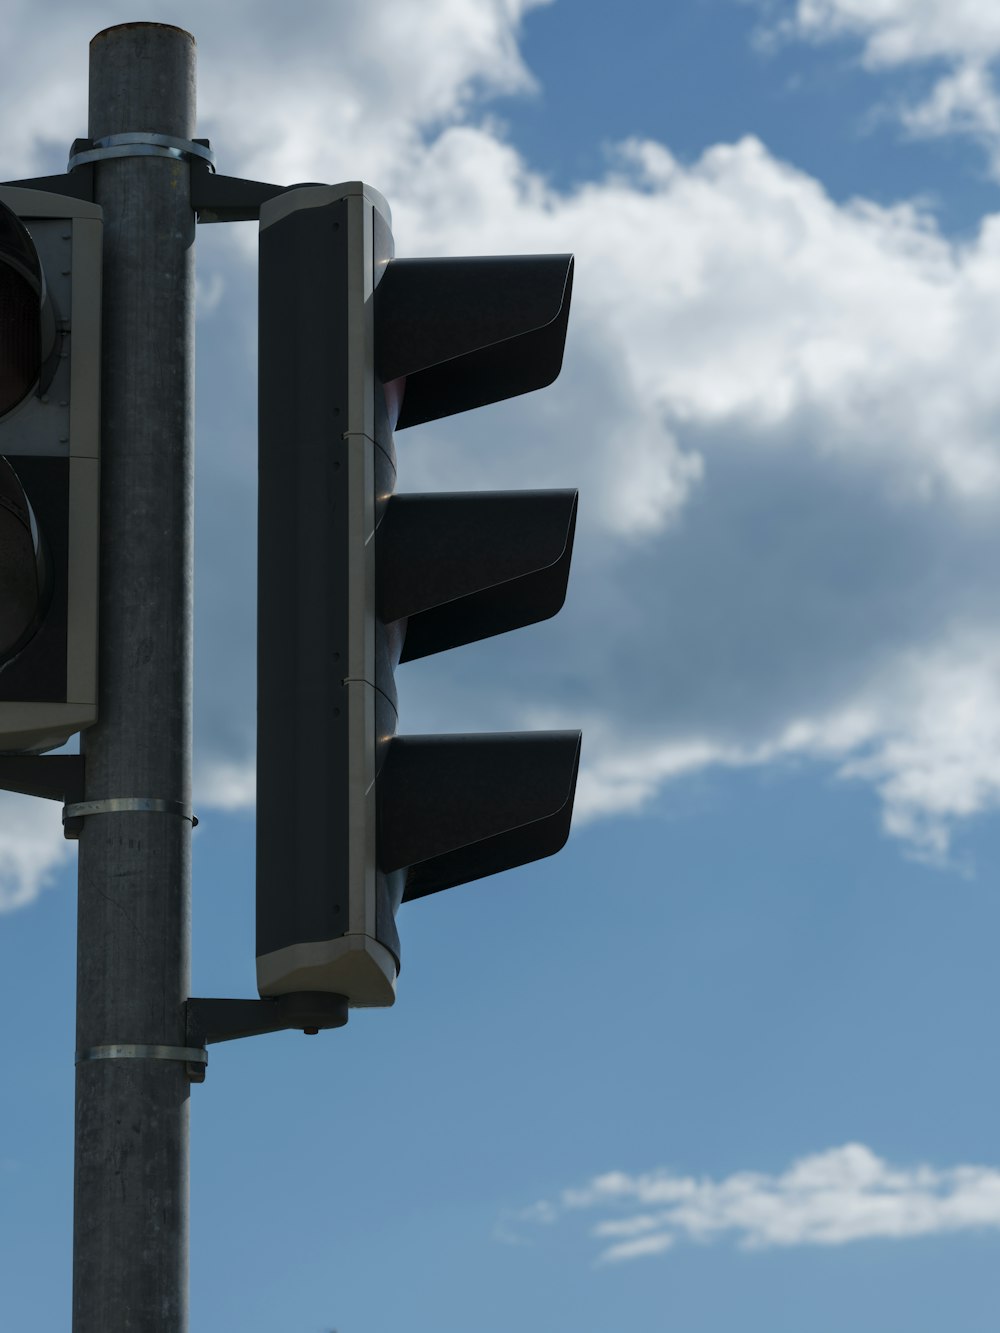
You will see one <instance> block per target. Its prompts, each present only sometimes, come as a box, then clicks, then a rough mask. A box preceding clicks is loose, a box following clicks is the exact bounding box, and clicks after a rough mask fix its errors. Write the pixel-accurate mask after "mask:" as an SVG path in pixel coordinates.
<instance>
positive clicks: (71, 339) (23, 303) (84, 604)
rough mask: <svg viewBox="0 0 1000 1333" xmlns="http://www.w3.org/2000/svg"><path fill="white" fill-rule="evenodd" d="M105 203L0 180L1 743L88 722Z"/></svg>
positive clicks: (34, 742)
mask: <svg viewBox="0 0 1000 1333" xmlns="http://www.w3.org/2000/svg"><path fill="white" fill-rule="evenodd" d="M101 219H102V213H101V209H100V208H99V207H98V206H97V205H96V204H92V203H87V202H84V201H81V200H79V199H71V198H68V197H66V196H63V195H58V194H48V193H46V192H44V191H41V190H27V189H22V188H19V187H16V186H8V185H4V186H0V751H3V752H11V751H42V750H51V749H54V748H55V747H56V746H59V745H62V744H63V743H64V742H65V741H66V740H68V739H69V737H70V736H72V735H73V733H74V732H77V731H80V730H81V729H82V728H84V727H88V726H90V725H91V724H92V723H93V722H95V721H96V720H97V575H98V523H99V516H100V514H99V511H100V492H99V467H100V463H99V457H100V373H101V253H102V250H101V246H102V239H101V237H102V221H101Z"/></svg>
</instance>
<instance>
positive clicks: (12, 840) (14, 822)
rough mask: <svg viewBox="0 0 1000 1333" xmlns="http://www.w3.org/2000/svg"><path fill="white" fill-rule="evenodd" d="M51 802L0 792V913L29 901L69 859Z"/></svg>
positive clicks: (54, 806) (58, 811) (53, 803)
mask: <svg viewBox="0 0 1000 1333" xmlns="http://www.w3.org/2000/svg"><path fill="white" fill-rule="evenodd" d="M70 848H71V844H70V843H68V842H66V840H65V839H64V838H63V832H62V819H61V817H60V809H59V806H58V805H57V804H56V803H55V802H54V801H48V800H38V799H36V798H35V797H32V796H20V795H17V794H16V793H14V792H6V791H5V792H0V913H3V912H10V911H13V909H14V908H16V907H23V906H25V904H26V903H30V902H32V901H33V900H34V899H35V898H37V896H38V895H39V893H41V891H42V890H43V889H45V888H47V887H48V886H49V885H50V884H51V883H52V881H53V879H54V877H55V875H56V873H57V871H58V869H59V868H60V866H62V865H63V864H64V863H65V862H66V861H68V860H69V858H70V854H71V852H70Z"/></svg>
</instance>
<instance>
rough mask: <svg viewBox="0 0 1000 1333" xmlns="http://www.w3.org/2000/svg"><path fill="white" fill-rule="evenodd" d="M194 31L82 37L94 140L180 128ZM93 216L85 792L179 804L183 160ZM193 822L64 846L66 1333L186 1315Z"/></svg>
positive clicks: (186, 410) (186, 471)
mask: <svg viewBox="0 0 1000 1333" xmlns="http://www.w3.org/2000/svg"><path fill="white" fill-rule="evenodd" d="M194 115H195V43H194V39H193V38H192V37H191V35H190V34H189V33H187V32H183V31H182V30H181V29H179V28H174V27H169V26H167V25H165V24H158V23H127V24H123V25H121V26H118V27H114V28H108V29H107V30H106V31H104V32H101V33H99V34H98V35H97V36H96V37H95V38H94V40H93V42H92V43H91V47H90V130H89V133H90V137H91V138H92V139H98V138H103V137H104V136H106V135H110V134H122V133H127V132H130V131H131V132H142V133H146V134H166V135H171V136H173V137H175V138H178V139H190V138H191V137H192V135H193V133H194ZM95 199H96V202H98V203H99V204H101V205H102V206H103V208H104V219H105V223H104V235H105V250H104V314H103V319H104V335H103V345H104V353H103V355H104V362H103V409H102V463H101V468H102V471H101V494H102V500H101V504H102V511H101V522H102V532H101V607H100V612H101V656H100V672H101V676H100V720H99V722H98V724H97V725H96V726H95V727H94V728H93V729H92V730H91V731H89V732H87V733H86V734H85V737H84V748H85V753H86V800H87V801H96V800H102V799H108V798H115V797H126V798H128V797H152V798H154V799H155V800H160V801H171V802H179V803H182V804H184V805H188V804H189V803H190V800H191V776H190V775H191V640H192V629H191V626H192V519H193V506H192V498H193V347H194V325H193V312H194V250H193V246H194V230H195V227H194V217H193V214H192V212H191V205H190V191H189V176H188V166H187V164H186V162H184V161H179V160H174V159H171V158H168V157H157V156H143V157H138V156H135V157H120V158H113V159H107V160H104V161H101V162H99V163H98V164H97V167H96V191H95ZM190 834H191V825H190V823H189V822H188V820H186V819H184V818H182V817H180V816H179V815H178V814H175V813H165V812H162V811H151V812H135V811H132V812H121V811H115V812H109V813H101V814H96V815H89V816H88V817H87V818H86V820H85V822H84V827H83V831H82V833H81V836H80V844H79V856H80V862H79V906H78V916H79V926H78V946H77V954H78V963H77V967H78V975H77V1058H78V1064H77V1076H76V1169H75V1200H74V1246H73V1261H74V1262H73V1329H74V1333H119V1330H129V1331H130V1333H132V1331H134V1333H153V1331H154V1330H156V1333H173V1330H184V1329H186V1328H187V1276H188V1093H189V1084H188V1081H187V1079H186V1077H185V1068H184V1065H183V1064H181V1063H180V1062H179V1061H177V1060H170V1059H159V1058H150V1056H149V1055H146V1056H144V1057H142V1058H106V1059H105V1058H89V1059H88V1058H81V1057H85V1056H86V1054H87V1053H88V1052H95V1051H96V1049H97V1048H101V1047H107V1046H113V1045H116V1044H132V1045H136V1044H138V1045H141V1046H147V1047H148V1046H154V1047H171V1046H172V1047H181V1046H183V1045H184V1022H183V1004H184V1001H185V1000H186V998H187V997H188V995H189V993H190V985H189V982H190V881H191V857H190Z"/></svg>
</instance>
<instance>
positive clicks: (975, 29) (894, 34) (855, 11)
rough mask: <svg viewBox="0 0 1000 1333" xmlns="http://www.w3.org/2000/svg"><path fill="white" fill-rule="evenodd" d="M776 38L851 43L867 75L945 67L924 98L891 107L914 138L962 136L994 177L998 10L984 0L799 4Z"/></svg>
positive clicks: (999, 117)
mask: <svg viewBox="0 0 1000 1333" xmlns="http://www.w3.org/2000/svg"><path fill="white" fill-rule="evenodd" d="M776 33H777V34H780V35H784V36H786V37H789V36H797V37H801V38H804V39H805V40H807V41H813V42H824V41H830V40H833V39H836V38H844V37H853V38H857V39H859V40H860V41H861V42H862V60H863V63H864V64H865V65H866V66H867V67H868V68H869V69H871V70H873V71H878V70H886V69H891V68H897V67H901V66H905V65H914V64H928V63H930V64H940V63H941V62H944V63H945V64H946V65H947V66H948V67H949V68H948V71H947V73H945V74H943V75H941V76H940V77H938V78H936V80H935V82H934V84H933V86H932V88H931V91H930V92H929V93H928V95H927V96H926V97H925V98H924V99H923V100H922V101H919V102H917V103H903V104H901V105H899V106H898V107H897V110H898V113H899V115H900V117H901V119H902V121H903V124H904V125H905V126H906V127H907V129H908V130H910V131H911V132H912V133H913V134H915V135H923V136H930V137H939V136H941V135H947V134H965V135H968V136H970V137H972V138H974V139H976V140H977V141H978V142H980V143H981V144H982V145H983V147H984V148H985V149H986V151H987V153H988V155H989V157H990V160H991V165H992V169H993V174H994V175H1000V96H998V94H997V88H996V83H995V79H994V77H993V73H992V70H991V66H992V65H993V64H994V62H995V61H996V60H997V58H998V56H1000V10H998V9H997V7H996V5H993V4H990V3H988V2H985V0H798V2H797V4H796V6H795V9H794V13H793V14H792V15H791V16H789V17H786V18H785V19H784V20H783V21H781V22H780V23H779V24H778V25H777V29H776Z"/></svg>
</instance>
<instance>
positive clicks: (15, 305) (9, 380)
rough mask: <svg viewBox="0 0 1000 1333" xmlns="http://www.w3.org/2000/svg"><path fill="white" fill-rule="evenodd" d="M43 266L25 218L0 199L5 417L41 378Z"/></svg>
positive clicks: (1, 406)
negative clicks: (21, 217) (15, 213)
mask: <svg viewBox="0 0 1000 1333" xmlns="http://www.w3.org/2000/svg"><path fill="white" fill-rule="evenodd" d="M41 290H42V283H41V269H40V266H39V263H38V256H37V254H36V253H35V247H34V244H33V243H32V240H31V237H30V236H29V235H28V232H27V230H26V228H25V227H24V225H23V224H22V223H21V221H20V220H19V219H18V218H17V217H15V216H14V214H13V213H11V212H10V210H9V209H7V208H4V207H3V206H2V205H0V417H4V416H6V415H7V413H8V412H12V411H13V410H14V408H15V407H17V405H18V403H20V402H23V400H24V399H25V398H27V396H28V394H29V393H30V392H31V391H32V389H33V388H34V387H35V385H36V384H37V383H38V376H39V373H40V370H41V360H42V326H41Z"/></svg>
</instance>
